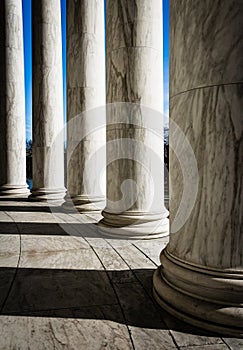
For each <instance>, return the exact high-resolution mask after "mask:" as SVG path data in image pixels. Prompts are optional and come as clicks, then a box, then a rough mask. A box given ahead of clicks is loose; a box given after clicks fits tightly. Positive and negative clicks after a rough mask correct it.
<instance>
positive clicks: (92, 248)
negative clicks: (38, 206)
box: [63, 213, 135, 350]
mask: <svg viewBox="0 0 243 350" xmlns="http://www.w3.org/2000/svg"><path fill="white" fill-rule="evenodd" d="M67 215H69V214H68V213H67ZM70 216H71V217H72V218H73V216H72V215H70ZM63 220H64V219H63ZM64 222H66V221H65V220H64ZM71 225H72V224H71ZM74 230H75V228H74ZM81 236H82V238H83V239H84V240H85V241H86V242H87V243H88V245H89V247H90V248H91V250H92V251H93V252H94V254H95V255H96V256H97V258H98V260H99V261H100V263H101V265H102V267H103V269H104V271H105V273H106V275H107V278H108V280H109V282H110V285H111V287H112V289H113V292H114V294H115V296H116V299H117V301H118V305H119V307H120V310H121V313H122V316H123V319H124V321H125V323H126V328H127V332H128V334H129V338H130V341H131V345H132V347H133V350H135V345H134V342H133V339H132V334H131V332H130V329H129V326H128V322H127V319H126V317H125V314H124V311H123V308H122V305H121V303H120V299H119V297H118V294H117V292H116V290H115V288H114V285H113V282H112V280H111V278H110V276H109V273H108V271H107V270H106V268H105V266H104V264H103V262H102V260H101V258H100V257H99V254H98V253H97V252H96V250H95V249H94V247H93V246H92V245H91V244H90V242H89V241H88V240H87V239H86V237H84V236H83V235H81ZM114 305H115V304H114Z"/></svg>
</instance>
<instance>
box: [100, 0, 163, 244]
mask: <svg viewBox="0 0 243 350" xmlns="http://www.w3.org/2000/svg"><path fill="white" fill-rule="evenodd" d="M162 39H163V38H162V2H161V1H160V0H152V1H147V0H140V1H135V0H124V1H118V0H107V1H106V43H107V44H106V57H107V61H106V74H107V103H108V106H107V135H106V138H107V203H106V208H105V209H104V211H103V212H102V214H103V216H104V219H103V220H102V221H101V222H100V223H99V227H100V230H101V231H102V232H103V233H104V234H107V235H113V236H116V237H118V238H120V237H122V236H124V237H128V238H153V237H159V236H164V235H167V234H168V219H167V216H168V211H167V210H166V209H165V207H164V184H163V171H164V169H163V115H162V110H163V69H162V63H163V59H162V46H163V40H162ZM110 103H111V104H112V105H109V104H110Z"/></svg>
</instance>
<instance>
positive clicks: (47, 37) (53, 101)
mask: <svg viewBox="0 0 243 350" xmlns="http://www.w3.org/2000/svg"><path fill="white" fill-rule="evenodd" d="M32 38H33V39H32V50H33V51H32V57H33V63H32V64H33V80H32V81H33V83H32V86H33V189H32V190H31V192H32V194H31V196H30V197H29V198H30V199H31V200H36V201H42V200H43V201H51V200H61V199H62V198H63V197H64V194H65V188H64V143H63V136H62V131H63V125H64V124H63V122H64V121H63V92H62V89H63V79H62V40H61V9H60V0H51V1H50V0H33V1H32Z"/></svg>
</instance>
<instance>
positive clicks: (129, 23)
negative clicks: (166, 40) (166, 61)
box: [106, 0, 163, 52]
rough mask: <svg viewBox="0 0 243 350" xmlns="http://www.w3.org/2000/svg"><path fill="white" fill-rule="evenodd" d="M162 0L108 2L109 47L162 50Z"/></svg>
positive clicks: (107, 36) (107, 34) (109, 49)
mask: <svg viewBox="0 0 243 350" xmlns="http://www.w3.org/2000/svg"><path fill="white" fill-rule="evenodd" d="M161 15H162V2H161V1H160V0H150V1H146V0H136V1H129V0H125V1H123V0H114V1H108V2H107V8H106V17H107V31H106V41H107V50H108V52H109V51H113V50H118V49H121V48H125V47H148V48H153V49H154V50H159V51H161V45H162V42H163V37H162V20H161Z"/></svg>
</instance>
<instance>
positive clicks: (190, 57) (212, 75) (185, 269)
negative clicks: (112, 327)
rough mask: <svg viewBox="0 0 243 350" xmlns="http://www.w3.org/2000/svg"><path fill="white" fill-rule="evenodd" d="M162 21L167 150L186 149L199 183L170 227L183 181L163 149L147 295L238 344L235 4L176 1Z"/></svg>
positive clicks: (241, 323) (241, 102)
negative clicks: (164, 214)
mask: <svg viewBox="0 0 243 350" xmlns="http://www.w3.org/2000/svg"><path fill="white" fill-rule="evenodd" d="M170 13H171V17H170V26H171V30H170V47H171V51H170V55H171V56H170V118H171V121H173V123H172V125H171V126H172V127H171V128H170V144H171V147H172V149H175V148H176V145H179V147H181V148H183V147H184V144H185V138H187V140H188V141H189V142H190V144H191V146H192V149H193V151H194V154H195V158H196V161H197V168H198V175H199V183H198V189H197V192H196V202H195V205H194V207H193V208H192V212H191V214H190V216H189V219H188V220H187V221H186V222H185V223H183V222H181V225H180V222H178V221H177V223H176V224H175V222H176V220H175V219H176V216H177V215H178V213H177V211H178V208H179V206H180V204H181V203H180V202H181V198H182V197H183V193H182V191H183V188H185V184H186V183H187V182H188V178H183V177H182V172H181V164H180V163H179V161H180V159H178V158H177V157H176V155H175V153H174V152H173V151H172V150H171V152H170V180H171V193H172V194H171V198H170V219H171V234H170V241H169V244H168V246H167V247H166V249H165V250H164V251H162V253H161V267H160V268H159V269H158V270H157V271H156V273H155V275H154V296H155V298H156V300H157V301H158V303H159V304H160V305H161V306H162V307H164V308H165V309H166V310H167V311H169V312H170V313H172V314H173V315H175V316H176V317H178V318H180V319H182V320H184V321H186V322H189V323H192V324H194V325H197V326H200V327H203V328H206V329H209V330H212V331H216V332H221V333H222V334H224V335H230V336H241V337H242V336H243V308H242V305H243V236H242V213H243V204H242V203H243V202H242V198H243V193H242V184H243V176H242V175H243V174H242V173H243V167H242V159H243V139H242V132H243V126H242V108H243V65H242V51H243V39H242V38H243V36H242V34H243V2H242V1H239V0H221V1H214V2H212V1H201V0H198V1H197V0H196V1H187V0H178V1H172V2H171V8H170ZM175 123H176V124H177V125H178V127H179V128H180V130H181V131H182V132H183V133H184V135H185V138H184V139H183V138H179V139H178V138H176V135H178V133H177V132H176V128H174V126H173V125H175ZM186 156H187V155H186ZM189 168H190V165H189ZM194 180H195V179H193V178H192V179H190V180H189V181H191V189H190V191H188V193H187V197H188V199H190V198H191V197H192V196H193V195H194V194H195V193H193V189H192V188H193V183H194V182H195V181H194ZM187 205H188V201H185V202H184V203H183V205H182V210H185V211H186V207H187ZM180 210H181V209H180Z"/></svg>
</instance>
